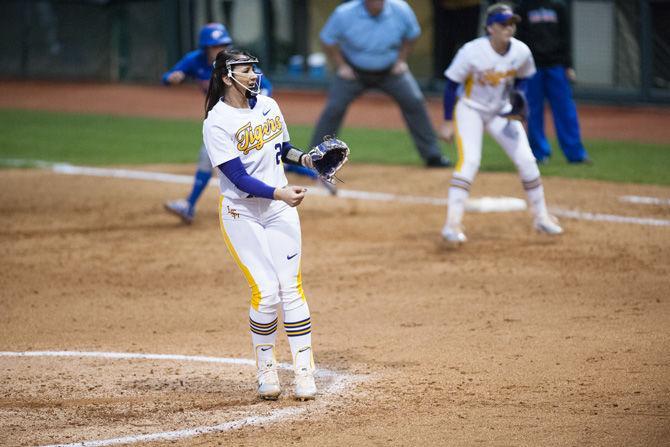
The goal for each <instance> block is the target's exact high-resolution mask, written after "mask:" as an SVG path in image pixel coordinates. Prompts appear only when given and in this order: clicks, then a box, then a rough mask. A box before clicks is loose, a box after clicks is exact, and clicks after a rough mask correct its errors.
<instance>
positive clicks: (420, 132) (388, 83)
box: [379, 70, 450, 167]
mask: <svg viewBox="0 0 670 447" xmlns="http://www.w3.org/2000/svg"><path fill="white" fill-rule="evenodd" d="M379 88H380V89H382V90H383V91H384V92H385V93H387V94H388V95H389V96H391V97H392V98H393V99H394V100H395V101H396V102H397V103H398V105H399V106H400V111H401V112H402V116H403V118H404V119H405V124H406V125H407V128H408V129H409V132H410V135H411V136H412V140H413V141H414V145H415V146H416V149H417V150H418V151H419V155H420V156H421V158H422V159H423V161H424V163H426V165H427V166H429V167H448V166H450V163H449V161H448V159H447V158H446V157H445V156H444V155H442V152H441V151H440V146H439V144H438V141H437V136H436V135H435V130H434V129H433V125H432V124H431V122H430V118H429V117H428V111H427V109H426V102H425V99H424V97H423V93H421V89H420V88H419V84H418V83H417V82H416V79H414V76H412V73H411V72H410V71H409V70H408V71H406V72H405V73H403V74H401V75H398V76H393V75H389V76H386V77H385V78H384V80H383V81H382V82H381V83H380V84H379Z"/></svg>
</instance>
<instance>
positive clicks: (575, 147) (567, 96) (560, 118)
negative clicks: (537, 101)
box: [545, 66, 588, 163]
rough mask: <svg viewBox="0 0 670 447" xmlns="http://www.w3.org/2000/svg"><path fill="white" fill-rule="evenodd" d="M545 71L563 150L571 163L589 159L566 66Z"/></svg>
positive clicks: (552, 109) (549, 97)
mask: <svg viewBox="0 0 670 447" xmlns="http://www.w3.org/2000/svg"><path fill="white" fill-rule="evenodd" d="M545 72H546V73H547V75H546V76H547V80H546V90H547V98H548V99H549V105H550V106H551V113H552V115H553V117H554V127H556V135H557V137H558V143H559V145H560V146H561V150H562V151H563V154H565V158H567V159H568V161H569V162H571V163H581V162H583V161H585V160H588V154H587V153H586V149H584V145H583V144H582V137H581V133H580V130H579V119H578V117H577V107H576V106H575V102H574V101H573V99H572V88H571V87H570V81H569V80H568V77H567V76H566V74H565V68H564V67H562V66H556V67H551V68H548V69H545Z"/></svg>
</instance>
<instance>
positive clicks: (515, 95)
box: [500, 90, 528, 121]
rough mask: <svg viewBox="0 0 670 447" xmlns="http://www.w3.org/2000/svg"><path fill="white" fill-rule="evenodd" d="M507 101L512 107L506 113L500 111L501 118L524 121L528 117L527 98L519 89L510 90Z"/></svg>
mask: <svg viewBox="0 0 670 447" xmlns="http://www.w3.org/2000/svg"><path fill="white" fill-rule="evenodd" d="M509 102H510V104H511V105H512V109H511V110H510V111H509V112H507V113H501V114H500V116H502V117H503V118H507V119H511V120H516V121H526V119H527V118H528V100H527V99H526V95H524V94H523V92H522V91H521V90H512V91H511V92H510V93H509Z"/></svg>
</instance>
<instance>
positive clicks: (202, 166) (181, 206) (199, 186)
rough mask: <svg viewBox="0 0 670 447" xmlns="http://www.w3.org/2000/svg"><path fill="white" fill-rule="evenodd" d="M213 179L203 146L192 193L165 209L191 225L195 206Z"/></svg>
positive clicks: (169, 203)
mask: <svg viewBox="0 0 670 447" xmlns="http://www.w3.org/2000/svg"><path fill="white" fill-rule="evenodd" d="M211 177H212V165H211V163H210V161H209V155H207V149H206V148H205V145H204V144H203V145H202V146H201V147H200V153H199V154H198V165H197V168H196V171H195V176H194V178H193V187H192V188H191V193H190V194H189V195H188V197H187V198H186V199H178V200H172V201H170V202H167V203H165V209H166V210H167V211H169V212H171V213H173V214H176V215H177V216H179V217H180V218H181V219H182V220H183V221H184V223H187V224H190V223H191V222H192V221H193V218H194V217H195V205H196V203H198V199H199V198H200V196H201V195H202V193H203V191H204V190H205V188H207V184H208V183H209V179H210V178H211Z"/></svg>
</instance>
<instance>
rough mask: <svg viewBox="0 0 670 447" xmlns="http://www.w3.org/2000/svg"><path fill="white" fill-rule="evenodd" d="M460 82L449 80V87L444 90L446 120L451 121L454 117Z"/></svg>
mask: <svg viewBox="0 0 670 447" xmlns="http://www.w3.org/2000/svg"><path fill="white" fill-rule="evenodd" d="M458 86H459V84H458V82H454V81H452V80H451V79H449V78H447V85H446V86H445V88H444V101H443V102H442V104H443V105H444V119H445V121H451V120H452V118H453V117H454V104H456V91H457V90H458Z"/></svg>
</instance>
